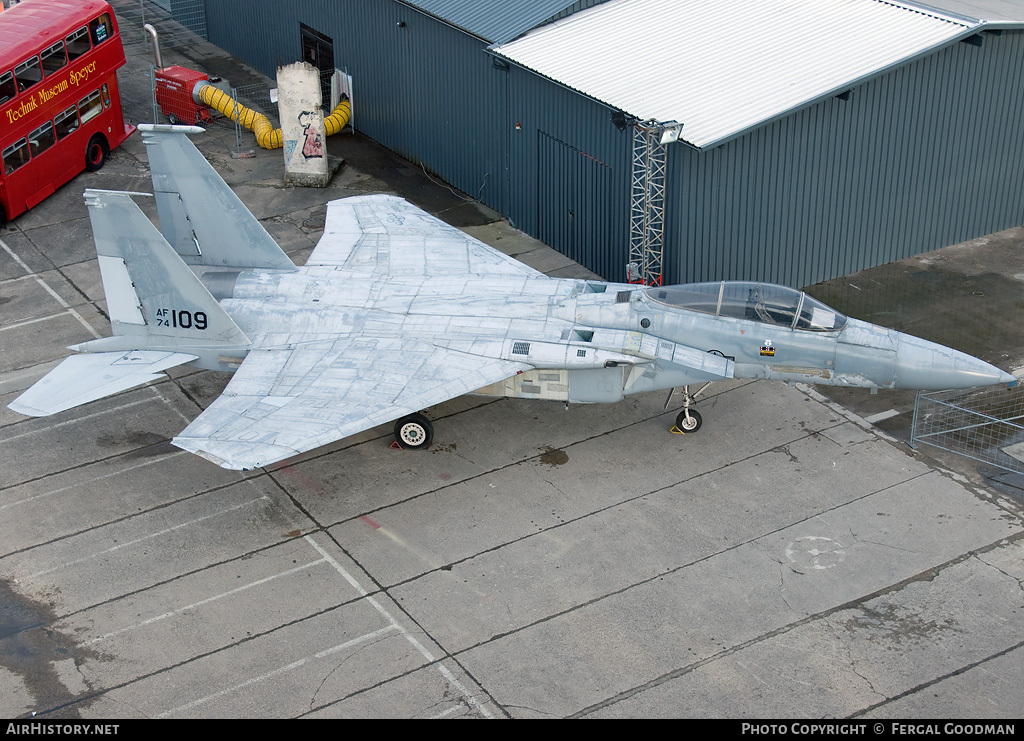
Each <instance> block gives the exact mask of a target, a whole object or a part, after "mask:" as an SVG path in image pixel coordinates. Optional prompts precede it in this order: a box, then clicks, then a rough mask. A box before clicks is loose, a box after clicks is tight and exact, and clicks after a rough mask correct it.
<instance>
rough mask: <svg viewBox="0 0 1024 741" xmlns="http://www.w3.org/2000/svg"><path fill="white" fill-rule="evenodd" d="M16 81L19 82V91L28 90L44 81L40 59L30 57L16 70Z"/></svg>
mask: <svg viewBox="0 0 1024 741" xmlns="http://www.w3.org/2000/svg"><path fill="white" fill-rule="evenodd" d="M14 79H15V80H17V81H18V90H19V91H22V90H28V89H29V88H30V87H32V86H33V85H35V84H36V83H37V82H39V81H40V80H42V79H43V70H42V68H41V67H40V66H39V57H29V58H28V59H26V60H25V61H24V62H22V63H21V64H19V65H18V66H17V67H15V68H14Z"/></svg>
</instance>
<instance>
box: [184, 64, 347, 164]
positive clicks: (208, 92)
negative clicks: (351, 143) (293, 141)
mask: <svg viewBox="0 0 1024 741" xmlns="http://www.w3.org/2000/svg"><path fill="white" fill-rule="evenodd" d="M192 97H193V98H195V99H196V101H197V102H199V103H202V104H203V105H208V106H210V108H213V109H215V110H217V111H220V112H221V113H222V114H224V115H225V116H227V117H228V118H230V119H231V120H232V121H238V123H240V124H241V125H242V126H244V127H245V128H247V129H251V130H252V133H254V134H255V135H256V143H257V144H259V145H260V146H261V147H263V148H264V149H280V148H281V146H282V138H281V129H275V128H273V127H272V126H271V124H270V119H268V118H267V117H266V116H264V115H263V114H262V113H257V112H256V111H254V110H252V109H251V108H246V107H245V106H243V105H240V104H238V103H236V101H235V99H234V98H232V97H231V96H230V95H228V94H227V93H225V92H224V91H223V90H220V89H219V88H215V87H214V86H213V85H211V84H209V83H208V82H205V81H202V80H200V81H199V82H198V83H196V86H195V88H194V89H193V91H192ZM351 115H352V109H351V107H350V106H349V102H348V101H347V100H343V101H341V102H340V103H338V105H337V107H336V108H335V109H334V111H333V112H332V113H331V115H330V116H328V117H327V118H325V119H324V129H325V131H326V132H327V136H332V135H334V134H337V133H338V132H339V131H341V130H342V129H343V128H345V124H347V123H348V121H349V118H350V117H351Z"/></svg>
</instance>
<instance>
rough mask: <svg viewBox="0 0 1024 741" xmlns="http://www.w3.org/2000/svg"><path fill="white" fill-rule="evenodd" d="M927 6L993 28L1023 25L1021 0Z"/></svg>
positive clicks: (934, 0) (943, 1)
mask: <svg viewBox="0 0 1024 741" xmlns="http://www.w3.org/2000/svg"><path fill="white" fill-rule="evenodd" d="M928 5H930V6H931V7H933V8H940V9H942V10H947V11H949V12H951V13H957V14H959V15H962V16H965V17H966V18H973V19H974V20H979V21H986V24H987V25H988V26H991V27H993V28H994V27H996V26H998V25H1001V24H1010V25H1014V26H1017V25H1020V24H1022V23H1024V2H1022V0H930V2H929V3H928Z"/></svg>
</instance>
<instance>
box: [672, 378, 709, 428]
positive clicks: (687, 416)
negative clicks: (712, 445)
mask: <svg viewBox="0 0 1024 741" xmlns="http://www.w3.org/2000/svg"><path fill="white" fill-rule="evenodd" d="M710 385H711V382H710V381H708V382H707V383H705V384H704V385H703V386H701V387H700V388H699V389H697V390H696V391H694V392H693V393H692V394H691V393H690V387H689V386H683V410H682V411H681V412H679V414H678V415H676V423H675V425H673V426H672V429H670V430H669V432H671V433H672V434H674V435H685V434H687V433H691V432H696V431H697V430H699V429H700V426H701V424H702V423H703V420H702V419H701V416H700V412H698V411H697V410H696V409H692V408H691V407H692V406H693V405H694V404H695V403H696V400H697V396H698V394H700V393H701V392H702V391H704V389H706V388H707V387H708V386H710ZM676 391H678V389H672V390H671V391H669V392H668V398H667V399H665V409H668V407H669V404H671V403H672V397H673V396H675V393H676Z"/></svg>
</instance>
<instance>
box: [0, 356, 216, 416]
mask: <svg viewBox="0 0 1024 741" xmlns="http://www.w3.org/2000/svg"><path fill="white" fill-rule="evenodd" d="M197 357H198V356H196V355H189V354H187V353H180V352H160V351H152V350H147V351H134V352H101V353H95V354H87V355H72V356H71V357H70V358H65V359H64V362H63V363H61V364H60V365H58V366H57V367H56V368H54V369H53V370H52V371H50V372H49V373H47V374H46V375H45V376H44V377H43V378H42V379H40V380H39V381H37V382H36V384H35V385H34V386H32V388H30V389H29V390H28V391H26V392H25V393H23V394H22V395H21V396H19V397H18V398H17V399H15V400H14V401H13V402H11V404H10V405H9V407H10V408H11V409H13V410H14V411H16V412H18V413H19V414H24V415H26V416H28V417H47V416H49V415H51V414H56V413H57V412H63V411H64V410H65V409H71V408H72V407H77V406H80V405H81V404H85V403H87V402H90V401H96V400H97V399H102V398H104V397H106V396H111V395H112V394H116V393H119V392H121V391H126V390H128V389H130V388H134V387H135V386H141V385H142V384H144V383H148V382H149V381H155V380H156V379H158V378H160V375H161V374H160V371H164V370H167V369H168V368H173V367H174V366H176V365H181V364H182V363H189V362H191V361H193V360H195V359H196V358H197Z"/></svg>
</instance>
